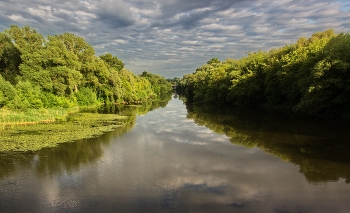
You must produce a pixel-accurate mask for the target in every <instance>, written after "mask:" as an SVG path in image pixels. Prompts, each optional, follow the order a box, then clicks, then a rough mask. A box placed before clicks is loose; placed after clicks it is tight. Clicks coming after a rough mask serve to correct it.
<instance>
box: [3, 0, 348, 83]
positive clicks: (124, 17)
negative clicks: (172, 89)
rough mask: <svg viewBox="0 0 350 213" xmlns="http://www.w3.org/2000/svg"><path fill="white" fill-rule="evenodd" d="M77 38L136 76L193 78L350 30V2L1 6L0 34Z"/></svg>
mask: <svg viewBox="0 0 350 213" xmlns="http://www.w3.org/2000/svg"><path fill="white" fill-rule="evenodd" d="M10 25H17V26H19V27H22V26H24V25H29V26H30V27H32V28H35V29H36V30H37V31H38V32H40V33H41V34H43V35H45V36H46V35H54V34H61V33H64V32H70V33H74V34H75V35H77V36H81V37H84V38H85V40H86V41H87V42H88V43H90V44H91V45H92V46H93V47H94V48H95V51H96V54H97V55H102V54H104V53H107V52H109V53H111V54H113V55H115V56H117V57H118V58H119V59H121V60H122V61H123V62H124V63H125V64H126V68H128V69H129V70H131V71H133V72H135V73H136V74H139V73H142V72H143V71H149V72H152V73H157V74H160V75H163V76H165V77H167V78H172V77H182V76H183V75H184V74H187V73H192V72H194V71H195V69H196V68H197V67H199V66H201V65H202V64H204V63H206V62H207V61H208V60H210V59H211V58H213V57H218V58H219V59H220V60H225V59H226V58H236V59H239V58H241V57H244V56H245V55H246V52H248V51H258V50H263V51H268V50H270V49H272V48H275V47H281V46H284V45H286V44H291V43H294V42H295V41H296V40H297V39H298V38H299V37H302V36H304V37H309V36H310V35H311V34H312V33H313V32H318V31H324V30H326V29H329V28H332V29H334V30H335V31H336V32H337V33H339V32H349V31H350V2H349V0H303V1H297V0H277V1H275V0H128V1H127V0H69V1H68V0H30V1H23V0H0V31H3V30H5V29H7V28H9V26H10Z"/></svg>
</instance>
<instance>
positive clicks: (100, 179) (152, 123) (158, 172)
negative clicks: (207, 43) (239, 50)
mask: <svg viewBox="0 0 350 213" xmlns="http://www.w3.org/2000/svg"><path fill="white" fill-rule="evenodd" d="M214 111H215V110H214ZM336 123H337V122H336ZM336 123H335V124H334V125H333V124H332V125H329V123H328V124H323V123H322V121H318V122H316V123H315V122H314V121H312V122H311V121H308V120H300V119H298V118H291V117H283V116H282V115H278V114H272V115H271V114H268V113H265V114H264V113H260V114H259V113H253V112H252V111H249V110H248V111H238V112H233V113H230V114H227V113H226V112H219V111H218V110H216V112H213V111H212V110H211V109H199V108H195V107H188V109H186V106H185V105H184V104H183V103H182V101H180V100H178V99H172V100H171V101H170V102H169V104H168V105H167V107H165V108H159V109H155V110H153V111H151V112H149V113H147V114H146V115H142V116H138V117H137V119H136V122H135V123H132V124H130V125H129V126H127V127H125V128H124V129H118V130H116V131H115V132H111V133H107V134H105V135H103V136H101V137H99V138H96V139H90V140H82V141H78V142H75V143H67V144H62V145H60V146H59V147H57V148H50V149H43V150H41V151H39V152H36V153H28V154H25V155H23V154H14V155H1V158H0V163H1V164H0V192H1V193H0V212H281V213H282V212H317V213H320V212H332V213H336V212H350V185H349V182H350V160H349V159H350V156H349V154H348V153H350V148H349V144H350V141H349V136H350V134H349V131H347V129H349V126H346V125H340V127H339V126H337V124H336ZM327 125H328V126H327Z"/></svg>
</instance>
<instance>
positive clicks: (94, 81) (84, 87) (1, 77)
mask: <svg viewBox="0 0 350 213" xmlns="http://www.w3.org/2000/svg"><path fill="white" fill-rule="evenodd" d="M155 79H156V80H155ZM0 85H1V87H0V107H7V108H10V109H16V110H25V109H28V108H42V107H46V108H47V107H72V106H77V105H90V104H95V103H102V102H104V103H141V102H144V101H147V100H150V99H156V98H160V97H161V95H162V94H169V93H171V91H172V87H171V84H170V83H167V82H166V80H165V78H163V77H161V76H159V75H154V74H151V73H147V75H139V76H136V75H135V74H134V73H132V72H130V71H129V70H127V69H125V68H124V63H123V62H122V61H121V60H120V59H118V57H117V56H113V55H111V54H110V53H106V54H105V55H102V56H100V57H98V56H96V55H95V51H94V48H93V47H92V46H91V45H90V44H88V43H87V42H86V41H85V40H84V39H83V38H81V37H79V36H76V35H74V34H71V33H63V34H58V35H52V36H51V35H49V36H47V37H46V38H45V37H44V36H43V35H41V34H40V33H38V32H37V31H36V30H35V29H32V28H30V27H29V26H24V27H23V28H20V27H18V26H11V27H10V28H9V29H7V30H5V31H4V32H2V33H0Z"/></svg>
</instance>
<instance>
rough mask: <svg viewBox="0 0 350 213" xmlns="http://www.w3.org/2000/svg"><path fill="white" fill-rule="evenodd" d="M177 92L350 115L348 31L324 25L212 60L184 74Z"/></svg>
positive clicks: (191, 97)
mask: <svg viewBox="0 0 350 213" xmlns="http://www.w3.org/2000/svg"><path fill="white" fill-rule="evenodd" d="M177 90H178V92H179V93H180V94H182V95H184V96H185V98H186V100H187V101H188V102H194V103H212V104H213V103H219V104H231V105H235V106H264V107H270V108H280V109H290V110H293V111H294V112H297V113H304V114H310V115H317V116H343V117H350V34H349V33H340V34H335V33H334V31H333V30H332V29H329V30H326V31H324V32H317V33H314V34H313V35H312V36H311V37H310V38H304V37H302V38H300V39H299V40H298V41H297V42H296V43H295V44H291V45H286V46H284V47H282V48H278V49H272V50H270V51H269V52H263V51H258V52H249V53H248V54H247V56H246V57H243V58H241V59H238V60H237V59H230V58H229V59H226V60H225V61H223V62H221V61H219V60H218V58H212V59H211V60H209V61H208V62H207V63H206V64H204V65H202V66H201V67H199V68H197V69H196V71H195V72H194V73H192V74H187V75H184V76H183V78H182V79H181V80H180V82H179V84H178V87H177Z"/></svg>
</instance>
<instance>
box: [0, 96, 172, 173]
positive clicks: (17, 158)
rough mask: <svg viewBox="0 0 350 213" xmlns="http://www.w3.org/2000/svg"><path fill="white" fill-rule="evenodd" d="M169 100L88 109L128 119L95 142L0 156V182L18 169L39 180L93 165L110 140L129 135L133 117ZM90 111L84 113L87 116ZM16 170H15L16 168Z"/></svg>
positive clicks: (75, 143) (64, 144)
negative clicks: (29, 173)
mask: <svg viewBox="0 0 350 213" xmlns="http://www.w3.org/2000/svg"><path fill="white" fill-rule="evenodd" d="M170 99H171V96H169V97H167V99H165V100H162V101H153V102H148V103H145V104H143V105H137V106H116V105H110V106H107V107H106V106H103V107H101V108H99V109H92V110H93V111H95V112H96V113H97V112H99V113H117V114H119V115H123V116H129V118H128V119H127V121H125V123H126V125H124V126H123V127H120V128H117V129H115V130H114V131H113V132H108V133H105V134H104V135H102V136H100V137H97V138H89V139H82V140H77V141H75V142H74V143H62V144H59V146H57V147H54V148H44V149H41V150H39V151H37V152H26V153H23V152H6V153H0V179H2V178H5V177H8V176H10V175H11V174H12V173H14V172H15V171H16V170H18V169H19V170H20V169H21V168H25V167H27V168H33V170H35V171H36V173H37V174H38V175H39V176H47V175H62V174H66V173H71V172H74V171H77V170H79V168H80V167H81V165H86V164H89V163H93V162H95V161H97V160H98V159H99V158H101V157H102V156H103V149H102V147H103V146H108V145H109V144H110V141H111V139H112V138H117V137H119V136H121V135H123V134H125V133H126V132H128V131H130V130H131V129H132V128H133V127H134V125H135V121H136V115H140V114H146V113H147V112H148V111H152V110H154V109H156V108H159V107H164V106H166V104H167V102H169V100H170ZM92 110H88V112H91V111H92ZM18 166H19V168H18Z"/></svg>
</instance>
